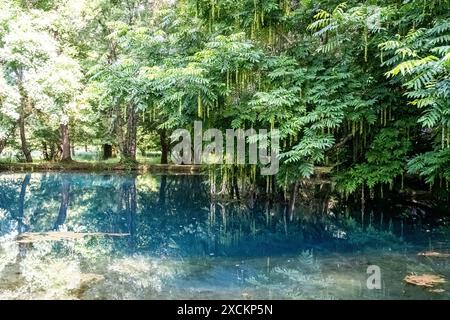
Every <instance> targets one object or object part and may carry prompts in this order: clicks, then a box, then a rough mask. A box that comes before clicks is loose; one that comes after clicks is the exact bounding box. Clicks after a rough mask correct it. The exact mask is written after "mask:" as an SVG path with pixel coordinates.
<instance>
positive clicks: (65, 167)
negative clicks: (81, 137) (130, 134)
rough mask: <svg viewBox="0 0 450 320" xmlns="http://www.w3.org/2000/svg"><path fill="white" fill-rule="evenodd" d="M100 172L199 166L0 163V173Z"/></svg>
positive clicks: (189, 170) (195, 170) (196, 169)
mask: <svg viewBox="0 0 450 320" xmlns="http://www.w3.org/2000/svg"><path fill="white" fill-rule="evenodd" d="M45 171H50V172H55V171H56V172H76V171H82V172H101V171H135V172H139V173H146V172H149V173H171V174H177V173H178V174H199V173H201V166H199V165H175V164H141V163H138V164H135V165H130V164H121V163H109V162H76V161H71V162H37V163H1V162H0V172H45Z"/></svg>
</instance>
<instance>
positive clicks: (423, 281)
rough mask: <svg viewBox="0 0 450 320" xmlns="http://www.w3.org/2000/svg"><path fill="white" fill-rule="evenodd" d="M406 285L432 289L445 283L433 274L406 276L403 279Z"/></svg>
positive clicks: (443, 279)
mask: <svg viewBox="0 0 450 320" xmlns="http://www.w3.org/2000/svg"><path fill="white" fill-rule="evenodd" d="M404 281H405V282H406V283H409V284H413V285H416V286H420V287H427V288H432V287H434V286H436V285H438V284H442V283H445V282H446V281H445V278H444V277H442V276H438V275H434V274H423V275H420V276H419V275H416V274H410V275H407V276H406V277H405V279H404Z"/></svg>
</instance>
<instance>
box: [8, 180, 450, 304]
mask: <svg viewBox="0 0 450 320" xmlns="http://www.w3.org/2000/svg"><path fill="white" fill-rule="evenodd" d="M208 190H209V189H208V186H207V185H206V184H205V182H204V180H203V179H202V177H201V176H183V175H180V176H176V175H172V176H154V175H137V176H135V175H126V174H123V175H120V174H81V173H74V174H56V173H44V174H41V173H33V174H7V173H4V174H0V299H177V298H179V299H449V298H450V295H449V289H450V287H449V285H448V283H443V284H440V285H437V286H436V287H434V288H431V289H430V288H428V289H427V288H421V287H416V286H413V285H407V284H406V283H405V282H404V280H403V279H404V277H405V276H406V275H408V274H411V273H416V274H419V275H420V274H424V273H425V274H434V275H440V276H442V277H444V278H445V279H449V276H450V268H449V266H450V259H449V258H443V257H438V258H433V257H423V256H418V253H419V252H424V251H438V252H441V253H448V252H450V250H449V249H450V239H449V234H450V232H448V231H449V224H448V222H447V221H446V220H445V219H443V218H436V219H429V220H425V219H423V218H421V217H420V216H418V215H417V214H416V212H413V213H411V214H408V210H410V209H408V208H400V207H399V209H398V210H392V212H377V211H370V212H369V213H366V214H365V215H364V216H362V215H361V212H360V211H355V213H354V214H353V211H352V210H349V209H348V208H347V209H345V208H344V207H338V206H336V207H334V208H331V209H329V210H326V213H314V212H313V213H311V212H309V211H308V210H304V209H303V208H302V204H300V206H299V209H298V210H297V211H296V212H295V213H294V214H293V215H287V214H286V213H285V210H284V207H283V206H281V205H272V204H270V203H266V202H263V201H262V200H260V201H257V203H256V206H254V207H251V206H250V205H249V204H246V203H242V202H237V201H232V202H230V201H228V202H226V201H220V200H215V201H212V200H211V199H210V197H209V195H208ZM45 232H51V233H50V234H53V237H52V238H49V236H48V234H44V233H45ZM55 232H57V233H55ZM80 234H84V235H85V236H84V237H77V235H80ZM24 240H26V241H24ZM370 265H376V266H378V267H379V268H380V270H381V278H380V281H381V289H373V290H369V289H368V288H367V285H366V281H367V278H368V276H369V274H367V268H368V266H370Z"/></svg>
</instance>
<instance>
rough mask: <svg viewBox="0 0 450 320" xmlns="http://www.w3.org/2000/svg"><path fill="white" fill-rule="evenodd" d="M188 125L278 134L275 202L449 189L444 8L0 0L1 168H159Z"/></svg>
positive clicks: (442, 2)
mask: <svg viewBox="0 0 450 320" xmlns="http://www.w3.org/2000/svg"><path fill="white" fill-rule="evenodd" d="M194 121H202V123H203V127H204V128H218V129H223V130H225V129H228V128H234V129H237V128H242V129H248V128H255V129H259V128H266V129H271V128H272V129H274V128H277V129H279V130H280V139H281V145H280V171H279V172H278V174H277V175H276V177H275V179H273V178H267V179H269V181H268V185H269V184H270V185H274V186H275V187H276V186H281V187H282V189H283V190H285V191H286V190H290V189H291V188H295V185H296V184H297V183H298V181H300V180H303V179H309V178H311V177H312V176H313V175H314V173H315V168H317V167H327V168H331V169H330V170H331V176H332V179H333V181H334V183H335V185H336V188H337V190H338V191H340V192H342V193H343V194H346V195H348V194H353V193H356V192H362V193H363V196H364V189H365V188H367V189H370V190H371V191H372V190H377V192H381V194H382V193H383V187H385V188H390V189H393V188H397V189H403V188H404V186H405V184H411V185H413V184H414V185H418V186H420V187H422V188H432V189H433V188H438V189H440V190H444V189H445V190H447V192H448V190H449V188H448V185H449V184H448V182H449V181H450V1H449V0H433V1H430V0H404V1H398V0H384V1H378V0H368V1H364V2H360V1H347V2H342V1H340V0H338V1H336V0H324V1H316V0H178V1H176V0H165V1H161V0H77V1H75V0H72V1H71V0H0V155H1V153H2V152H3V153H4V152H5V150H7V149H8V150H10V151H11V152H14V153H15V154H16V158H17V159H16V160H18V161H23V162H32V161H33V160H36V159H33V158H34V155H36V154H37V153H38V154H39V158H40V159H41V160H47V161H71V160H72V156H73V152H74V151H73V149H74V146H85V145H90V146H98V147H102V148H103V151H104V153H105V154H104V156H105V157H106V158H107V157H110V156H111V150H117V153H118V155H119V157H120V159H121V161H122V162H123V163H134V162H136V160H137V158H136V156H137V154H139V153H146V152H148V151H160V152H161V163H168V162H169V161H170V159H169V156H168V154H169V152H170V148H171V141H170V134H171V132H172V131H173V130H175V129H177V128H185V129H188V130H192V129H193V125H194ZM255 139H258V137H255ZM220 170H221V177H222V179H224V180H225V179H228V177H232V176H233V175H237V174H238V173H239V176H240V177H241V178H242V179H243V181H250V182H252V181H253V182H254V181H256V180H257V177H256V173H255V172H256V170H257V168H256V166H255V165H248V166H246V167H244V168H237V167H233V166H224V168H222V169H220ZM264 179H266V178H264Z"/></svg>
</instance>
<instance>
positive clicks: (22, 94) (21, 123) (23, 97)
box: [18, 73, 33, 162]
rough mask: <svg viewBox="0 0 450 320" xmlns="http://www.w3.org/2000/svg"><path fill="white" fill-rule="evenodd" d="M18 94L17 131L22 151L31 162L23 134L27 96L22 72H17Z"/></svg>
mask: <svg viewBox="0 0 450 320" xmlns="http://www.w3.org/2000/svg"><path fill="white" fill-rule="evenodd" d="M19 94H20V118H19V121H18V122H19V131H20V142H21V146H22V153H23V155H24V156H25V160H26V161H27V162H33V158H32V157H31V152H30V149H28V143H27V138H26V136H25V118H26V116H25V114H26V110H27V108H28V103H29V102H28V97H27V94H26V91H25V88H24V87H23V84H22V74H21V73H20V74H19Z"/></svg>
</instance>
